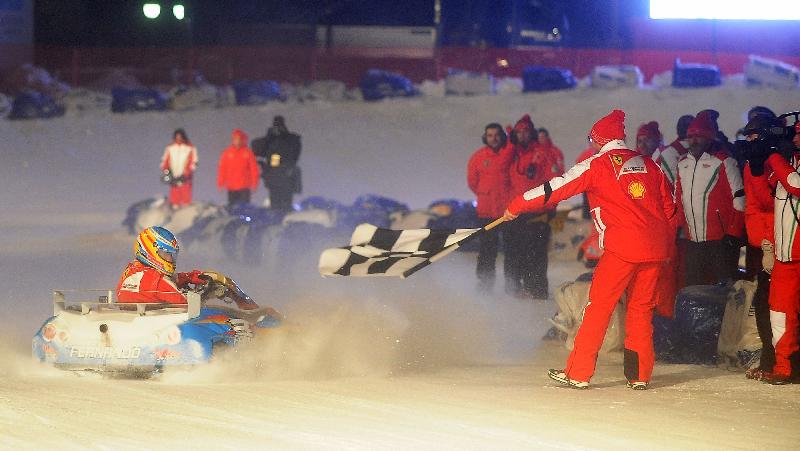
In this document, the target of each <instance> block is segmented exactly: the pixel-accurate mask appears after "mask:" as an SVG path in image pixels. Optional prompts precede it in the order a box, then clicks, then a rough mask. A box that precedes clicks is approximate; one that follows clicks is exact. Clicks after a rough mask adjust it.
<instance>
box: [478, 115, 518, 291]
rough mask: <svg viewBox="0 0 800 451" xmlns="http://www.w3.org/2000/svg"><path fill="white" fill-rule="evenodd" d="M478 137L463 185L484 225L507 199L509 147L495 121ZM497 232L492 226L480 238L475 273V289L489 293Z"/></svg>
mask: <svg viewBox="0 0 800 451" xmlns="http://www.w3.org/2000/svg"><path fill="white" fill-rule="evenodd" d="M482 139H483V144H484V146H483V147H481V148H480V149H478V150H476V151H475V152H474V153H473V154H472V157H471V158H470V159H469V164H468V165H467V185H469V189H470V190H471V191H472V192H473V193H475V196H476V197H477V201H478V206H477V214H478V220H479V221H480V222H481V225H482V226H485V225H487V224H489V223H490V222H492V221H494V220H495V219H497V218H499V217H500V216H502V215H503V211H505V208H506V205H507V204H508V201H509V199H510V198H509V191H510V186H509V183H510V182H509V178H508V165H509V164H510V163H511V157H512V155H513V149H512V147H511V146H510V145H509V143H508V138H507V136H506V132H505V130H503V127H502V126H501V125H500V124H498V123H491V124H489V125H487V126H486V127H485V129H484V133H483V137H482ZM499 233H500V232H499V230H498V228H494V229H492V230H489V231H487V232H486V233H483V234H482V235H481V237H480V248H479V250H478V265H477V269H476V272H477V275H478V289H479V290H481V291H482V292H490V291H491V289H492V287H493V286H494V280H495V260H497V246H498V243H499ZM505 255H507V253H506V254H505ZM504 261H506V262H507V261H508V259H507V258H505V260H504Z"/></svg>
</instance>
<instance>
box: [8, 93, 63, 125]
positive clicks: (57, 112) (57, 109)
mask: <svg viewBox="0 0 800 451" xmlns="http://www.w3.org/2000/svg"><path fill="white" fill-rule="evenodd" d="M64 111H65V110H64V107H63V106H61V105H59V104H57V103H56V102H55V101H54V100H53V98H52V97H50V96H48V95H46V94H42V93H40V92H34V91H31V92H26V93H23V94H20V95H18V96H17V97H15V98H14V101H13V102H12V104H11V112H10V113H9V114H8V118H9V119H49V118H52V117H58V116H63V115H64Z"/></svg>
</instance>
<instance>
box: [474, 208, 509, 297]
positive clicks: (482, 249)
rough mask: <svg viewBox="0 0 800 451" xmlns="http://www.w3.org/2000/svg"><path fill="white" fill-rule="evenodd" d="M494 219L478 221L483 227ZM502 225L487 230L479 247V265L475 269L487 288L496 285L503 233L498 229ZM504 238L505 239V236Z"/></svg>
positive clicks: (480, 280)
mask: <svg viewBox="0 0 800 451" xmlns="http://www.w3.org/2000/svg"><path fill="white" fill-rule="evenodd" d="M494 219H495V218H478V221H479V223H480V225H481V227H485V226H486V225H487V224H489V223H491V222H492V221H494ZM501 227H502V225H501V226H498V227H495V228H493V229H491V230H487V231H486V232H483V233H482V234H481V235H480V241H479V247H478V265H477V267H476V269H475V273H476V274H477V276H478V281H479V282H481V284H482V285H483V286H484V287H486V288H489V287H491V286H493V285H494V279H495V274H496V271H495V262H496V261H497V253H498V250H499V245H500V233H501V232H500V230H498V229H500V228H501ZM503 240H504V241H505V236H504V237H503ZM506 258H508V257H506Z"/></svg>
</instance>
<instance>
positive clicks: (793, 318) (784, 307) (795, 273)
mask: <svg viewBox="0 0 800 451" xmlns="http://www.w3.org/2000/svg"><path fill="white" fill-rule="evenodd" d="M798 312H800V262H793V263H783V262H780V261H777V260H776V261H775V267H774V268H773V269H772V282H771V284H770V288H769V321H770V324H771V326H772V345H773V346H775V368H774V370H773V371H774V372H775V374H781V375H785V376H789V375H791V373H792V365H791V363H790V361H789V357H791V355H792V354H794V353H795V352H797V351H798V349H800V345H798V341H797V340H798V332H797V328H798V326H799V324H798V317H797V315H798Z"/></svg>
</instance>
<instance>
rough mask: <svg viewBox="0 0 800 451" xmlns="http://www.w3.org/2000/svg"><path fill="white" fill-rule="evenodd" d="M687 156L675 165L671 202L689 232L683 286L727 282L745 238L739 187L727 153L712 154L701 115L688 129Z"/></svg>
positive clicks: (709, 129)
mask: <svg viewBox="0 0 800 451" xmlns="http://www.w3.org/2000/svg"><path fill="white" fill-rule="evenodd" d="M687 133H688V136H689V152H688V153H687V154H686V155H685V156H684V157H683V158H681V160H680V161H679V162H678V179H677V184H676V186H675V199H676V201H677V203H678V210H679V215H680V216H679V219H680V220H681V221H682V222H683V224H682V227H683V228H684V230H687V231H688V239H689V241H688V242H687V247H686V258H685V262H686V279H685V281H684V286H688V285H708V284H715V283H718V282H720V281H722V280H725V279H732V278H733V277H734V275H735V273H736V268H737V265H738V261H739V248H740V247H741V238H742V236H743V232H744V185H743V183H742V177H741V175H740V174H741V173H740V172H739V167H738V166H737V164H736V160H734V159H733V158H732V157H731V156H730V155H729V154H728V153H727V152H725V151H723V150H717V151H714V146H715V138H716V135H717V133H716V126H715V124H714V122H713V119H712V116H711V115H709V114H707V113H706V111H701V112H700V113H698V114H697V117H695V118H694V120H693V121H692V123H691V124H690V125H689V129H688V132H687Z"/></svg>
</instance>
